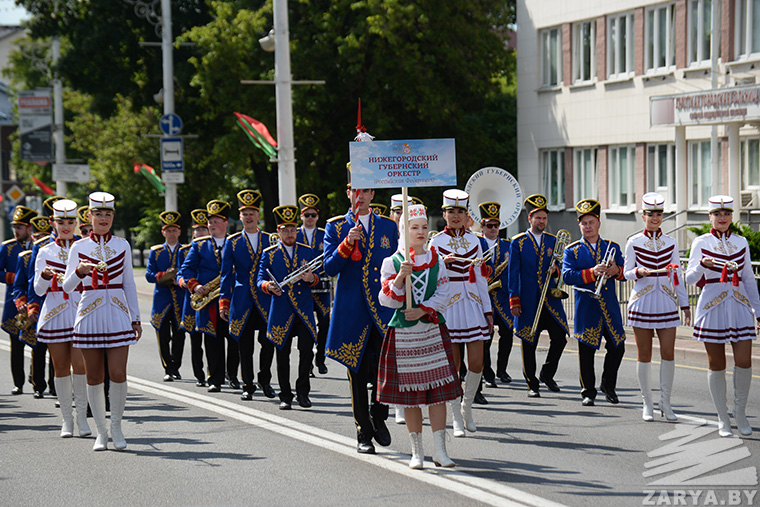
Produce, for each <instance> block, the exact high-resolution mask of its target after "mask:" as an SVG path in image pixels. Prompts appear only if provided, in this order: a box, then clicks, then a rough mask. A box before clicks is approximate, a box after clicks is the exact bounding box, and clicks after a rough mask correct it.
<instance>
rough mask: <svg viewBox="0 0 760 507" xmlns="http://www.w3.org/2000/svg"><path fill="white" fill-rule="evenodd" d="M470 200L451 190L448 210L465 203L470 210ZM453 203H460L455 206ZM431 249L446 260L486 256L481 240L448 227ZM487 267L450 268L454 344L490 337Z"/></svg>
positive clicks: (448, 323)
mask: <svg viewBox="0 0 760 507" xmlns="http://www.w3.org/2000/svg"><path fill="white" fill-rule="evenodd" d="M455 193H456V195H454V194H455ZM449 194H451V196H450V195H449ZM468 198H469V196H468V195H467V194H466V193H465V192H462V191H461V190H453V191H452V190H447V191H446V192H444V193H443V201H444V208H447V207H452V206H453V207H460V208H461V207H462V203H464V209H467V199H468ZM449 201H456V202H455V203H454V204H452V203H451V202H449ZM457 203H458V204H457ZM430 246H432V247H435V249H436V250H438V253H439V254H440V255H441V257H442V258H445V257H446V256H447V255H449V254H454V255H455V256H457V257H460V258H463V259H472V260H476V259H480V258H482V257H483V250H482V249H481V248H480V240H479V239H478V237H477V236H476V235H475V234H473V233H472V232H470V231H466V230H465V229H458V230H452V229H449V228H448V227H446V228H445V229H444V230H443V232H441V233H440V234H438V235H436V236H434V237H433V239H432V240H431V241H430ZM485 267H486V266H485V263H481V264H480V265H478V266H475V265H473V263H472V262H469V261H463V260H456V261H454V262H452V263H451V264H447V265H446V269H447V270H448V272H449V282H450V283H449V295H450V299H449V304H448V307H447V308H446V312H445V313H444V317H445V318H446V326H447V327H448V328H449V333H450V335H451V341H452V343H463V342H471V341H474V340H488V339H489V338H490V334H489V332H488V321H486V315H487V314H490V313H491V312H492V310H491V298H490V297H489V295H488V281H487V278H486V273H485V271H484V270H485ZM473 279H474V281H472V280H473Z"/></svg>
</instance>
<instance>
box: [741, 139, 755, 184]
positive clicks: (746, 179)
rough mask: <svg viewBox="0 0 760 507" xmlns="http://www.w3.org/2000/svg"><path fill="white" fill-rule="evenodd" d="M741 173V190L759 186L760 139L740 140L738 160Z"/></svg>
mask: <svg viewBox="0 0 760 507" xmlns="http://www.w3.org/2000/svg"><path fill="white" fill-rule="evenodd" d="M739 165H740V166H741V173H742V190H747V189H748V188H750V187H756V188H760V139H757V138H755V139H744V140H742V142H741V158H740V160H739Z"/></svg>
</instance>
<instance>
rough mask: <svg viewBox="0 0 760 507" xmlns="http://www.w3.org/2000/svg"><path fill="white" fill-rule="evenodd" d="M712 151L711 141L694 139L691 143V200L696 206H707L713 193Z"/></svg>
mask: <svg viewBox="0 0 760 507" xmlns="http://www.w3.org/2000/svg"><path fill="white" fill-rule="evenodd" d="M710 152H711V149H710V141H693V142H691V143H690V150H689V167H690V168H691V171H690V185H689V193H690V196H689V201H690V203H691V205H692V206H695V207H700V208H702V207H706V206H707V201H708V199H709V198H710V196H711V195H712V193H713V191H712V160H711V156H710Z"/></svg>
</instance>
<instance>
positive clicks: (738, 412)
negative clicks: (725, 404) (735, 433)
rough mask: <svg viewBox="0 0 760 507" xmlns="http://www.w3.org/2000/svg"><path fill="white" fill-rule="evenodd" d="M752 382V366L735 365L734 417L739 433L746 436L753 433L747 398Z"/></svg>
mask: <svg viewBox="0 0 760 507" xmlns="http://www.w3.org/2000/svg"><path fill="white" fill-rule="evenodd" d="M750 383H752V368H751V367H750V368H739V367H738V366H734V419H735V420H736V427H737V428H739V433H741V434H742V435H744V436H749V435H751V434H752V425H751V424H750V423H749V421H748V420H747V414H746V413H745V412H746V410H747V398H749V386H750Z"/></svg>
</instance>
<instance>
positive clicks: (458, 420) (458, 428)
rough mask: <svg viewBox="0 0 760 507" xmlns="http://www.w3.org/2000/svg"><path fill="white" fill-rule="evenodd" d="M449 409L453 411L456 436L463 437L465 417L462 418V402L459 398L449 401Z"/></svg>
mask: <svg viewBox="0 0 760 507" xmlns="http://www.w3.org/2000/svg"><path fill="white" fill-rule="evenodd" d="M449 411H450V412H451V420H452V424H451V426H452V428H453V430H454V436H455V437H457V438H459V437H463V436H464V419H462V404H461V403H460V402H459V398H457V399H455V400H452V401H450V402H449Z"/></svg>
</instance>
